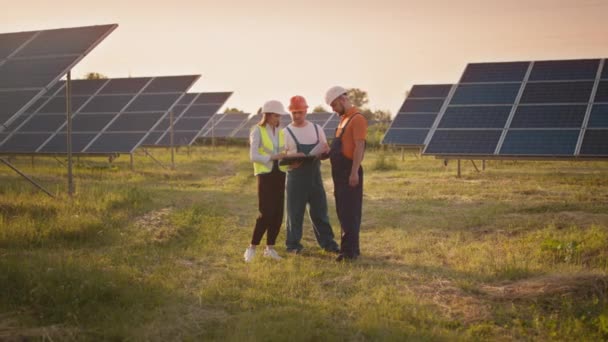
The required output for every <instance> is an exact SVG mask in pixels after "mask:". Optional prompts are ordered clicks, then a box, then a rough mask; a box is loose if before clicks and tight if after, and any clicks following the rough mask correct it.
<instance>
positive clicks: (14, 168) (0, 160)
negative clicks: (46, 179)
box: [0, 158, 55, 198]
mask: <svg viewBox="0 0 608 342" xmlns="http://www.w3.org/2000/svg"><path fill="white" fill-rule="evenodd" d="M0 162H2V163H3V164H4V165H6V166H8V167H10V168H11V169H12V170H13V171H15V172H17V173H18V174H19V176H21V177H23V178H25V180H27V181H28V182H30V183H31V184H32V185H33V186H35V187H37V188H38V189H39V190H40V191H42V192H44V193H45V194H47V195H49V196H50V197H51V198H55V196H53V195H52V194H51V193H50V192H49V191H48V190H47V189H45V188H44V187H43V186H42V185H40V184H38V183H36V182H35V181H34V180H33V179H31V178H30V177H28V176H27V175H26V174H25V173H23V172H21V171H20V170H19V169H18V168H16V167H15V166H14V165H13V164H11V163H9V162H8V160H6V159H4V158H0Z"/></svg>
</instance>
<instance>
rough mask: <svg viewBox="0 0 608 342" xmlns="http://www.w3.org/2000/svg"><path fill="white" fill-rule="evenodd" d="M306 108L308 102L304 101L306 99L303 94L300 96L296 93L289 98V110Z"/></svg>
mask: <svg viewBox="0 0 608 342" xmlns="http://www.w3.org/2000/svg"><path fill="white" fill-rule="evenodd" d="M307 109H308V104H307V103H306V99H305V98H304V96H300V95H296V96H294V97H292V98H291V100H289V110H290V111H292V112H293V111H296V110H307Z"/></svg>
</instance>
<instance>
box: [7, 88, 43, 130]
mask: <svg viewBox="0 0 608 342" xmlns="http://www.w3.org/2000/svg"><path fill="white" fill-rule="evenodd" d="M37 93H38V91H37V90H21V91H12V92H3V91H0V113H2V114H4V113H7V114H8V115H11V113H16V112H18V111H19V110H20V109H21V108H23V106H25V105H26V104H27V103H28V102H29V101H30V100H31V99H32V98H33V97H34V96H36V94H37ZM0 117H1V118H2V120H4V119H5V118H7V117H6V116H4V115H1V116H0ZM3 123H4V121H0V124H3Z"/></svg>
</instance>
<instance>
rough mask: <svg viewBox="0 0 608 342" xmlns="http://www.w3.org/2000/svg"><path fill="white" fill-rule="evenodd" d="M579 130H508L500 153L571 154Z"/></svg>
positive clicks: (574, 147)
mask: <svg viewBox="0 0 608 342" xmlns="http://www.w3.org/2000/svg"><path fill="white" fill-rule="evenodd" d="M579 133H580V130H559V131H550V130H542V131H541V130H537V131H535V130H525V131H518V130H509V131H508V132H507V136H506V138H505V141H504V143H503V145H502V148H501V149H500V154H501V155H530V156H534V155H536V156H567V155H573V154H574V151H575V149H576V143H577V142H578V137H579Z"/></svg>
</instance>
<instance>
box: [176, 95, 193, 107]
mask: <svg viewBox="0 0 608 342" xmlns="http://www.w3.org/2000/svg"><path fill="white" fill-rule="evenodd" d="M196 95H197V94H196V93H188V94H185V95H184V96H182V98H181V99H180V100H179V102H177V103H178V104H179V105H186V106H187V105H189V104H190V103H191V102H192V101H193V100H194V99H195V98H196Z"/></svg>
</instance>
